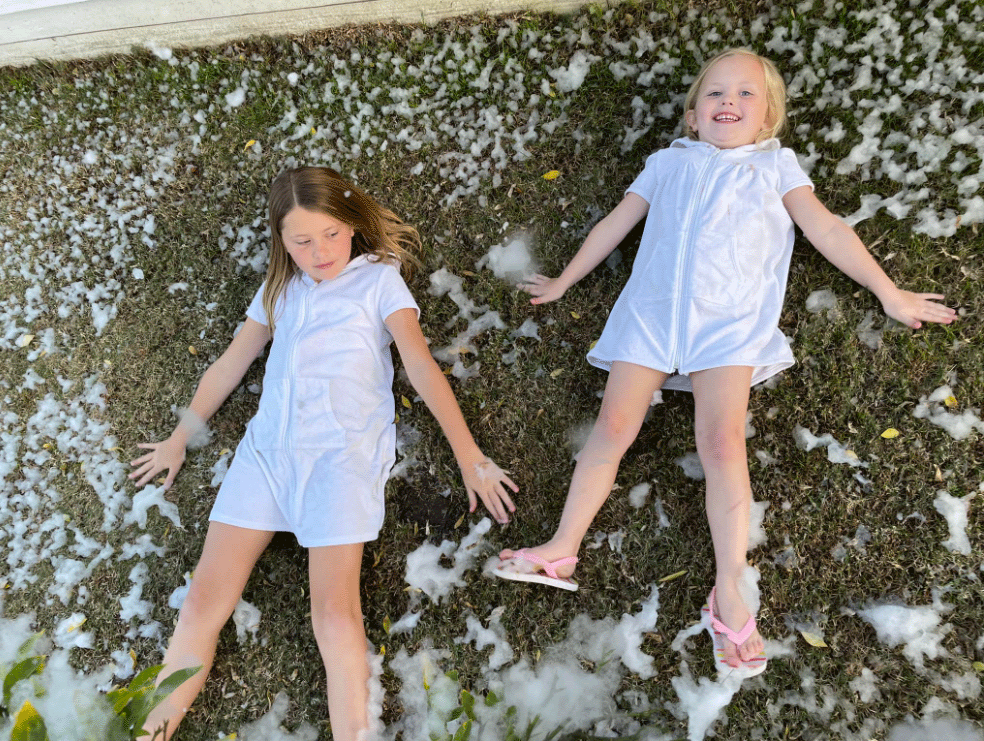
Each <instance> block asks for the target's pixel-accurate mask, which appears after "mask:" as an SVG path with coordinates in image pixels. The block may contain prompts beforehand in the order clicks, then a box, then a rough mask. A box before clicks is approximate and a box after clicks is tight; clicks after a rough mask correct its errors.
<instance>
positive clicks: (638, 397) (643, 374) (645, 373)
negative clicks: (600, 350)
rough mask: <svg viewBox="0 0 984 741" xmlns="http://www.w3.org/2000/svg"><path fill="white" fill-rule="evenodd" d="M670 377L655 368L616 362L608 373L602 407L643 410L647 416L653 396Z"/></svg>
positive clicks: (621, 361)
mask: <svg viewBox="0 0 984 741" xmlns="http://www.w3.org/2000/svg"><path fill="white" fill-rule="evenodd" d="M668 377H669V375H668V374H666V373H663V371H658V370H656V369H654V368H647V367H646V366H644V365H636V364H635V363H627V362H625V361H623V360H616V361H615V362H614V363H612V367H611V370H609V371H608V382H607V383H606V384H605V396H604V398H603V399H602V402H601V407H602V409H604V408H605V407H606V406H608V407H610V408H619V409H622V410H629V409H631V410H635V411H638V410H640V409H641V410H642V415H643V416H645V414H646V410H647V409H649V405H650V404H651V403H652V400H653V394H654V393H656V392H657V391H658V390H659V389H660V388H662V387H663V384H664V383H665V382H666V379H667V378H668Z"/></svg>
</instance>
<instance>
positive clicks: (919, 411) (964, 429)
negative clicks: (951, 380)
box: [912, 386, 984, 440]
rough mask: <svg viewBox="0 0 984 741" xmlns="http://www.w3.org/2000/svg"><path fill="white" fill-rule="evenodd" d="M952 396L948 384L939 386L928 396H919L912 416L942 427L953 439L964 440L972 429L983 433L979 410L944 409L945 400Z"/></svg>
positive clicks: (983, 424) (983, 427)
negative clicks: (957, 410)
mask: <svg viewBox="0 0 984 741" xmlns="http://www.w3.org/2000/svg"><path fill="white" fill-rule="evenodd" d="M952 396H953V389H951V388H950V387H949V386H940V387H939V388H938V389H936V390H935V391H933V393H931V394H930V395H929V396H921V397H919V403H918V404H916V408H915V409H914V410H913V412H912V416H913V417H915V418H916V419H925V420H926V421H927V422H929V423H930V424H934V425H936V426H937V427H941V428H943V429H944V430H946V432H947V433H948V434H949V435H950V437H952V438H953V439H954V440H966V439H967V438H968V437H970V436H971V435H972V434H973V432H974V430H976V431H977V432H980V433H984V422H982V421H981V418H980V416H978V415H979V414H980V410H978V409H976V408H971V409H965V410H964V411H963V412H961V413H959V414H957V413H951V412H948V411H947V410H946V400H947V399H949V398H951V397H952Z"/></svg>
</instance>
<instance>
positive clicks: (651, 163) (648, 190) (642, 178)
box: [625, 150, 662, 205]
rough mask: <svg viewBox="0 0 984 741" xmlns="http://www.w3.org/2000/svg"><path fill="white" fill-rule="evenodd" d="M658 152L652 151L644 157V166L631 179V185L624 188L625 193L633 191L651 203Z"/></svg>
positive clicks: (657, 169) (657, 168) (655, 181)
mask: <svg viewBox="0 0 984 741" xmlns="http://www.w3.org/2000/svg"><path fill="white" fill-rule="evenodd" d="M660 151H662V150H660ZM659 154H660V153H659V152H653V153H652V154H651V155H649V156H648V157H647V158H646V166H645V167H644V168H643V169H642V172H640V173H639V175H638V176H637V177H636V179H635V180H633V181H632V185H630V186H629V187H628V188H626V189H625V193H626V194H629V193H635V194H636V195H638V196H641V197H642V198H643V200H645V201H646V203H648V204H650V205H652V202H653V196H654V195H655V194H656V185H657V181H658V176H659V164H658V160H659Z"/></svg>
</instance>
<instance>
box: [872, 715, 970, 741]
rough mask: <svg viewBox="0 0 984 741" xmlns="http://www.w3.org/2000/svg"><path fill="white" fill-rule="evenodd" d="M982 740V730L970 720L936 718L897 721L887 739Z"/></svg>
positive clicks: (893, 740)
mask: <svg viewBox="0 0 984 741" xmlns="http://www.w3.org/2000/svg"><path fill="white" fill-rule="evenodd" d="M941 739H946V741H981V730H980V728H979V727H978V726H976V725H974V724H973V723H971V722H970V721H968V720H962V719H949V718H936V719H933V720H918V721H915V720H910V721H903V722H901V723H897V724H896V725H894V726H892V729H891V730H890V731H889V732H888V736H887V737H886V741H940V740H941Z"/></svg>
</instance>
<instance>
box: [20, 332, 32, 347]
mask: <svg viewBox="0 0 984 741" xmlns="http://www.w3.org/2000/svg"><path fill="white" fill-rule="evenodd" d="M33 339H34V335H33V334H23V335H21V336H20V338H19V339H18V340H17V347H27V346H28V345H30V344H31V340H33Z"/></svg>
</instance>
